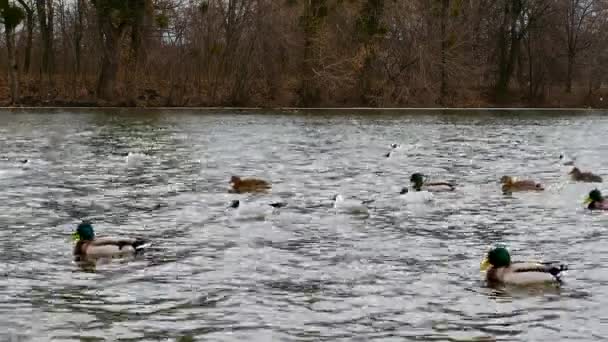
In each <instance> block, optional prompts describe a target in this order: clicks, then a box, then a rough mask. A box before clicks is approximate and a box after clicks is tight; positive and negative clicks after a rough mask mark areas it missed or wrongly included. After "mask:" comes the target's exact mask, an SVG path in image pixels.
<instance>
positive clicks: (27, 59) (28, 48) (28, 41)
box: [18, 0, 34, 74]
mask: <svg viewBox="0 0 608 342" xmlns="http://www.w3.org/2000/svg"><path fill="white" fill-rule="evenodd" d="M18 1H19V4H20V5H21V7H23V10H24V11H25V29H26V37H25V56H24V61H23V71H24V72H25V73H26V74H27V73H29V72H30V65H31V60H32V41H33V36H34V9H33V8H31V7H30V6H29V5H28V4H27V3H26V2H25V1H23V0H18Z"/></svg>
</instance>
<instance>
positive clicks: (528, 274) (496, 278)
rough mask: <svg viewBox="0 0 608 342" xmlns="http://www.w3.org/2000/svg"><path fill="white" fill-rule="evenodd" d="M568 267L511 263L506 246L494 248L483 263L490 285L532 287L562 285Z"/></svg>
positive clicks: (553, 264) (483, 269) (482, 266)
mask: <svg viewBox="0 0 608 342" xmlns="http://www.w3.org/2000/svg"><path fill="white" fill-rule="evenodd" d="M567 269H568V268H567V266H566V265H563V264H559V263H544V262H511V256H510V255H509V251H508V250H507V248H506V247H504V246H497V247H494V248H492V249H491V250H490V251H489V252H488V254H487V256H486V258H485V259H484V260H483V261H482V263H481V270H482V271H486V279H487V280H488V282H490V283H503V284H512V285H530V284H536V283H560V282H561V279H560V278H561V275H562V272H563V271H565V270H567Z"/></svg>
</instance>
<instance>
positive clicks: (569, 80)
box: [566, 52, 575, 93]
mask: <svg viewBox="0 0 608 342" xmlns="http://www.w3.org/2000/svg"><path fill="white" fill-rule="evenodd" d="M574 57H575V54H574V53H571V52H568V70H567V72H566V93H571V92H572V73H573V70H574Z"/></svg>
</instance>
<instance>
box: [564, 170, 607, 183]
mask: <svg viewBox="0 0 608 342" xmlns="http://www.w3.org/2000/svg"><path fill="white" fill-rule="evenodd" d="M569 174H570V176H571V177H572V180H575V181H579V182H588V183H601V182H602V177H600V176H598V175H595V174H593V173H591V172H582V171H581V170H579V168H578V167H575V168H574V169H572V171H570V173H569Z"/></svg>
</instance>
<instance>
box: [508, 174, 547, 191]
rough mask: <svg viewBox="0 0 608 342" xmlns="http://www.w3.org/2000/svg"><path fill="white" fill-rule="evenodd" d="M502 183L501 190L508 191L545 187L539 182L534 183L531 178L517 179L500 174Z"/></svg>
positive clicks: (537, 189) (542, 188) (541, 189)
mask: <svg viewBox="0 0 608 342" xmlns="http://www.w3.org/2000/svg"><path fill="white" fill-rule="evenodd" d="M500 183H502V192H503V193H505V194H506V193H510V192H513V191H543V190H545V188H544V187H543V186H542V184H540V183H536V182H535V181H533V180H527V179H524V180H517V179H515V178H513V177H511V176H502V178H501V179H500Z"/></svg>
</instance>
